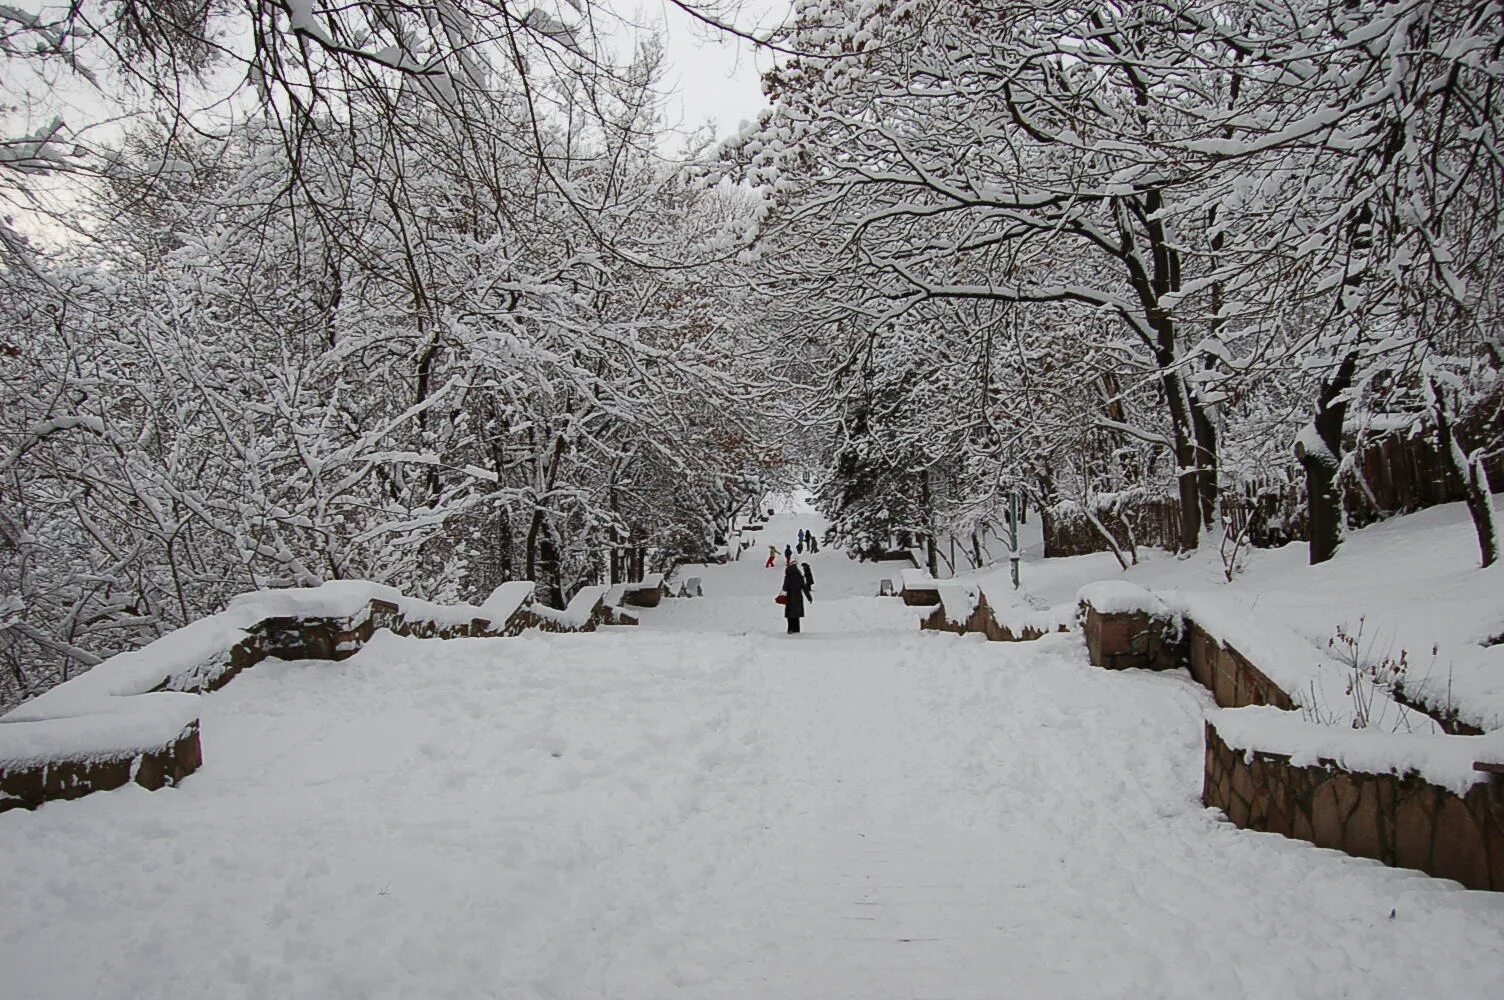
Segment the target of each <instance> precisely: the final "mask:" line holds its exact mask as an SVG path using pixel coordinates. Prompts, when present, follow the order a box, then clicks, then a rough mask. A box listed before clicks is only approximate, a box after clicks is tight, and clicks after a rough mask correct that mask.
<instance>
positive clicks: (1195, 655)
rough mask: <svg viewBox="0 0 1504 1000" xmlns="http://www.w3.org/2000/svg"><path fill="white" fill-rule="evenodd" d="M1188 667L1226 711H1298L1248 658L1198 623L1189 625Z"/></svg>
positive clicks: (1283, 691)
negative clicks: (1261, 707)
mask: <svg viewBox="0 0 1504 1000" xmlns="http://www.w3.org/2000/svg"><path fill="white" fill-rule="evenodd" d="M1186 631H1187V633H1188V643H1187V646H1188V653H1189V655H1188V656H1187V658H1186V659H1187V666H1189V667H1190V671H1191V676H1192V677H1194V678H1196V680H1198V681H1200V682H1201V683H1202V684H1203V685H1204V686H1205V687H1206V688H1207V689H1208V690H1209V691H1211V693H1212V697H1213V698H1214V699H1216V702H1217V704H1218V705H1220V706H1221V707H1223V708H1243V707H1244V706H1246V705H1273V706H1274V707H1276V708H1283V709H1285V710H1286V711H1290V710H1293V709H1294V708H1295V707H1296V704H1295V700H1294V699H1293V698H1291V697H1290V695H1289V694H1288V693H1286V692H1285V690H1284V689H1283V688H1281V687H1280V686H1279V685H1278V684H1276V683H1274V682H1273V681H1271V680H1270V679H1269V678H1268V677H1267V676H1265V674H1264V672H1263V671H1262V670H1260V669H1259V668H1258V667H1256V666H1254V665H1253V664H1252V663H1250V662H1249V661H1248V657H1246V656H1244V655H1243V654H1242V653H1240V652H1238V651H1237V650H1236V649H1234V648H1233V647H1232V646H1230V645H1228V644H1227V643H1225V642H1222V641H1220V640H1218V639H1217V638H1216V637H1215V636H1213V635H1211V634H1210V633H1208V632H1207V631H1206V630H1205V629H1203V628H1202V627H1201V626H1199V625H1197V624H1195V623H1194V622H1191V623H1188V627H1187V629H1186Z"/></svg>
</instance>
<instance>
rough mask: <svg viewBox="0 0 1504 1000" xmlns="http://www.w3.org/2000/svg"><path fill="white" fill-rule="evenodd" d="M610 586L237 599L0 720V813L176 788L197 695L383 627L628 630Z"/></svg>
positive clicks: (357, 589)
mask: <svg viewBox="0 0 1504 1000" xmlns="http://www.w3.org/2000/svg"><path fill="white" fill-rule="evenodd" d="M606 590H607V588H605V587H586V588H584V589H582V590H581V591H580V592H579V593H578V594H576V595H575V597H574V599H573V600H571V601H570V603H569V607H567V608H565V609H563V610H558V609H555V608H548V607H544V606H542V605H539V604H535V603H534V602H533V585H532V584H531V583H526V582H512V583H506V584H503V585H502V586H500V587H498V588H497V589H496V591H495V592H494V593H493V594H492V595H491V596H490V597H489V598H487V599H486V601H485V603H483V604H481V605H478V606H477V605H469V604H465V605H440V604H433V603H431V602H428V601H421V600H417V599H415V598H411V597H408V596H406V595H404V594H402V593H400V592H398V591H396V590H394V589H393V588H391V587H384V586H380V585H378V584H373V583H366V582H363V581H349V580H342V581H335V582H331V583H326V584H324V585H323V586H321V587H315V588H293V589H287V590H277V591H261V592H256V593H252V594H244V595H242V596H240V597H238V598H236V599H235V600H233V601H231V602H230V606H229V607H228V608H227V609H226V610H224V611H222V612H220V613H219V614H217V615H211V616H210V617H208V618H205V619H201V620H199V621H196V622H193V623H192V624H189V625H186V626H184V627H183V628H180V629H177V630H176V631H174V632H171V633H169V634H168V635H165V636H163V637H162V638H160V639H158V640H157V641H156V642H153V643H151V644H149V645H147V646H145V647H143V648H141V649H138V650H133V651H131V652H129V653H122V654H120V655H119V656H115V657H111V658H110V659H108V660H106V661H105V662H104V663H101V664H100V665H99V666H97V667H95V668H93V669H92V670H90V671H89V672H88V673H86V674H81V675H79V676H78V677H75V678H74V679H73V680H71V681H68V682H67V683H64V684H60V685H59V686H57V687H55V688H53V689H52V690H50V691H47V692H45V693H44V694H42V695H40V696H38V697H36V698H33V699H32V700H31V701H28V702H26V703H24V704H22V705H19V706H17V707H16V708H15V709H12V710H11V711H10V712H9V713H7V714H6V715H4V716H0V812H4V811H6V810H8V809H14V808H35V807H36V806H38V805H41V804H42V803H43V802H46V801H49V800H52V799H72V798H78V797H79V796H82V795H86V794H88V793H89V792H94V791H105V790H108V789H111V788H119V787H121V786H123V785H126V784H129V783H131V782H135V783H136V784H139V785H142V786H143V787H146V788H150V789H157V788H162V787H165V786H169V785H175V784H177V783H178V782H179V781H181V780H182V779H183V778H185V777H187V776H188V775H189V774H192V773H193V772H194V771H195V770H197V769H198V767H199V765H200V763H201V762H202V752H201V750H200V746H199V717H198V707H197V704H198V697H197V696H198V695H199V694H201V693H204V692H208V691H214V690H217V689H219V688H221V687H223V686H224V685H226V684H228V683H229V682H230V680H231V679H233V678H234V677H235V675H237V674H238V673H240V671H242V670H244V669H246V668H247V667H250V666H254V665H255V664H257V663H260V662H261V661H262V660H264V659H266V658H267V657H269V656H274V657H277V658H279V659H285V660H304V659H308V660H342V659H345V658H346V657H349V656H353V655H354V654H355V653H356V652H357V651H359V650H360V649H361V647H363V646H364V645H365V644H366V643H367V642H369V641H370V639H371V636H372V635H374V634H375V633H376V632H377V631H379V630H380V629H388V630H390V631H392V632H394V633H396V634H397V635H403V636H411V637H415V638H440V639H452V638H461V637H501V636H515V635H518V634H520V633H521V632H523V631H525V630H528V629H537V630H541V631H546V632H593V631H595V629H596V628H598V627H599V626H601V625H605V624H624V625H626V624H631V625H635V624H636V620H635V619H634V618H632V617H631V616H630V615H627V614H625V613H623V612H621V611H619V610H618V609H615V608H612V607H610V606H609V605H608V604H607V603H606V600H605V596H606Z"/></svg>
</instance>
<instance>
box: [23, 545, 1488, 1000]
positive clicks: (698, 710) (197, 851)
mask: <svg viewBox="0 0 1504 1000" xmlns="http://www.w3.org/2000/svg"><path fill="white" fill-rule="evenodd" d="M770 530H771V529H770ZM780 530H781V529H780ZM843 558H844V557H842V556H840V555H839V554H838V553H828V554H822V556H821V557H817V560H818V561H817V562H816V564H815V571H816V579H817V586H816V599H815V602H814V604H813V605H812V608H811V611H812V615H811V620H810V624H811V627H812V628H815V629H824V631H823V632H819V631H817V632H814V633H812V634H806V635H802V636H795V637H789V636H784V635H775V634H771V633H773V632H775V631H776V630H778V629H780V628H781V621H780V620H779V619H778V618H777V614H778V610H779V609H778V608H777V607H776V605H774V604H773V603H772V600H771V597H772V593H773V592H774V591H775V590H776V582H774V581H773V580H772V573H773V571H771V570H769V571H764V570H763V569H762V566H761V563H760V562H758V563H756V564H747V565H742V566H736V565H733V566H729V567H706V568H703V569H699V570H696V571H695V574H694V575H699V576H701V577H702V578H703V580H704V586H705V589H706V592H707V593H708V594H712V595H718V598H716V599H712V598H710V597H707V598H705V599H704V600H702V601H665V602H664V605H663V606H661V607H660V608H659V609H654V610H652V611H649V612H647V613H646V614H645V615H644V622H643V625H642V627H641V628H639V629H636V630H632V629H613V630H609V631H608V632H605V633H600V634H595V635H578V636H547V635H541V634H530V635H527V636H524V637H521V638H517V639H502V640H452V641H449V642H443V641H440V640H412V639H397V638H394V637H391V636H382V637H379V638H378V639H377V640H376V641H373V642H372V643H371V644H370V645H369V646H368V647H367V648H366V649H365V650H363V651H362V652H361V653H359V654H357V655H356V656H355V657H353V658H352V659H350V660H347V661H345V662H343V663H338V664H330V663H313V662H307V663H289V664H263V665H261V666H258V667H256V668H255V669H253V670H251V671H248V672H247V673H246V674H244V675H243V676H241V677H240V678H239V679H237V680H236V681H235V683H233V684H232V685H230V686H229V687H228V688H226V689H225V690H223V691H220V692H217V693H215V694H213V695H209V696H207V697H206V698H205V699H204V705H203V709H204V711H203V717H204V755H205V765H204V767H203V769H202V770H201V771H200V772H199V773H198V774H196V775H194V776H193V777H191V778H189V779H188V780H187V781H186V782H184V784H183V785H182V786H181V787H179V788H177V789H172V790H166V791H161V792H155V793H148V792H145V791H143V790H140V789H137V788H127V789H123V790H121V791H117V792H111V793H105V794H98V795H93V796H89V797H87V798H85V799H82V800H79V801H76V802H64V803H52V804H49V805H46V806H44V807H42V808H41V809H40V810H38V811H36V812H34V813H26V812H12V813H8V814H6V815H4V816H0V855H3V856H4V857H5V859H6V864H5V865H4V866H0V970H3V982H4V995H5V996H6V997H17V998H26V1000H73V998H80V997H90V998H99V1000H115V998H119V1000H127V998H129V1000H145V998H198V997H203V998H215V1000H239V998H253V997H255V998H261V997H266V998H275V1000H301V998H308V1000H315V998H317V1000H327V998H370V1000H377V998H381V1000H385V998H391V1000H397V998H422V1000H448V998H455V1000H459V998H464V1000H474V998H509V1000H511V998H522V1000H586V998H608V997H609V998H640V1000H661V998H666V997H686V998H697V1000H698V998H721V997H724V998H732V997H735V998H748V1000H754V998H756V1000H762V998H805V997H807V998H822V1000H825V998H839V997H851V998H862V1000H877V998H886V997H903V998H913V997H946V998H1005V997H1006V998H1011V997H1021V998H1022V997H1049V998H1055V997H1062V998H1096V997H1134V998H1138V997H1156V998H1157V997H1186V998H1197V1000H1200V998H1204V997H1207V996H1217V997H1269V998H1279V1000H1287V998H1292V997H1313V998H1315V997H1336V996H1343V995H1350V996H1362V997H1396V998H1399V997H1414V996H1445V997H1449V998H1480V1000H1481V998H1490V997H1497V996H1500V995H1504V957H1501V955H1504V951H1501V948H1500V945H1501V943H1504V894H1485V893H1472V892H1464V891H1461V890H1459V889H1458V887H1457V886H1456V885H1455V884H1453V883H1449V882H1444V881H1440V880H1436V879H1430V878H1426V877H1424V876H1420V875H1417V874H1416V873H1413V872H1405V871H1399V870H1394V869H1387V868H1384V867H1382V866H1380V865H1378V864H1376V863H1372V862H1368V861H1361V860H1356V859H1353V858H1349V857H1347V856H1345V855H1341V854H1337V853H1335V852H1330V851H1323V850H1317V849H1314V848H1312V847H1310V846H1309V845H1305V844H1301V843H1296V842H1293V841H1287V840H1284V839H1282V838H1279V837H1276V836H1272V835H1264V834H1254V833H1246V832H1240V831H1237V830H1235V829H1233V828H1232V827H1231V826H1229V825H1227V824H1226V823H1225V822H1222V821H1221V820H1220V819H1219V817H1218V815H1217V814H1214V813H1211V812H1209V811H1207V810H1204V809H1203V808H1202V807H1201V806H1200V804H1199V798H1198V796H1199V790H1200V781H1201V754H1202V748H1201V735H1200V733H1201V728H1200V719H1201V716H1202V713H1203V712H1204V711H1205V709H1206V708H1207V706H1208V704H1209V701H1208V699H1207V697H1206V695H1205V693H1204V692H1203V691H1202V690H1200V689H1199V688H1197V687H1196V686H1195V685H1194V684H1193V683H1191V682H1190V681H1189V680H1188V679H1186V678H1185V677H1183V676H1170V675H1152V674H1144V673H1138V672H1124V673H1112V672H1108V671H1101V670H1093V669H1091V668H1090V667H1088V666H1087V665H1086V664H1085V657H1084V654H1083V652H1082V650H1081V648H1080V639H1079V636H1074V635H1062V636H1050V637H1047V638H1045V639H1042V640H1040V641H1039V642H1035V643H1019V644H1012V643H992V644H989V643H985V642H981V641H973V640H971V639H963V638H958V637H955V636H950V635H938V634H920V633H919V632H918V631H917V630H916V629H914V628H913V626H912V624H910V625H908V626H904V627H903V628H902V630H901V631H899V630H898V629H899V622H900V617H899V613H898V612H892V617H891V620H889V619H886V618H884V616H885V615H887V614H889V612H886V611H884V610H882V608H883V605H884V604H887V605H897V604H898V602H897V601H893V600H891V599H890V600H889V601H887V602H877V601H876V599H874V598H870V597H866V596H864V595H865V594H867V593H870V592H875V587H874V588H868V584H869V583H871V582H872V581H873V580H875V579H876V578H877V576H876V574H878V573H880V572H881V570H880V569H878V568H875V567H870V566H866V567H864V566H860V565H857V564H851V563H846V564H843V563H841V562H839V560H840V559H843ZM822 566H823V569H822ZM764 573H766V575H764ZM836 609H844V610H836ZM862 609H865V610H862ZM822 615H828V617H827V618H823V619H822V617H821V616H822ZM868 616H870V619H869V617H868ZM910 620H912V614H910ZM864 621H867V622H868V624H865V625H864V624H863V622H864ZM872 622H877V623H878V624H884V622H886V625H885V627H884V628H875V627H873V625H872V624H871V623H872ZM848 627H849V628H848ZM858 629H860V630H858Z"/></svg>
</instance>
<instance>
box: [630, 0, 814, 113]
mask: <svg viewBox="0 0 1504 1000" xmlns="http://www.w3.org/2000/svg"><path fill="white" fill-rule="evenodd" d="M654 2H655V3H656V4H657V6H658V9H659V13H658V16H657V17H656V18H655V21H656V25H657V30H658V31H659V32H660V33H661V34H662V35H663V38H664V42H665V47H666V49H667V55H668V59H669V72H668V80H667V81H666V83H667V84H668V85H669V86H670V87H673V88H674V90H675V93H674V96H672V97H671V98H670V99H669V102H668V105H669V106H668V113H669V116H670V118H671V119H672V118H674V117H680V118H682V124H683V125H684V126H685V127H686V128H693V127H694V126H696V125H699V124H700V123H702V122H704V121H706V120H710V121H713V122H714V123H715V125H716V135H717V137H718V138H722V139H725V138H727V137H729V136H731V135H734V134H735V133H736V131H737V129H738V127H739V125H740V123H741V122H742V121H743V120H746V121H751V120H753V119H755V118H756V117H757V112H758V111H760V110H761V109H762V108H763V107H765V106H766V102H765V101H764V99H763V96H762V87H761V83H760V78H761V74H762V73H763V71H765V70H767V69H769V68H770V67H771V66H772V56H771V55H770V54H769V53H768V52H766V51H764V52H761V53H759V52H757V51H755V49H754V46H752V45H751V44H750V43H748V42H744V41H742V40H741V39H739V38H735V37H733V36H730V35H726V34H724V33H720V32H716V31H715V30H714V29H712V28H708V27H706V26H705V25H703V24H701V23H700V22H698V21H696V20H695V19H693V18H691V17H690V16H689V15H688V14H686V13H684V12H683V11H682V10H680V9H679V8H677V7H675V6H674V5H673V4H672V3H668V2H667V0H654ZM790 6H791V5H790V3H789V2H788V0H744V2H743V4H742V10H741V12H740V13H739V14H738V15H737V16H736V20H735V24H736V26H737V27H738V28H742V29H746V30H749V31H756V30H758V29H762V30H766V29H768V28H771V27H773V26H775V25H777V24H778V23H779V22H780V21H782V19H783V17H784V16H785V15H786V14H787V13H788V11H789V7H790Z"/></svg>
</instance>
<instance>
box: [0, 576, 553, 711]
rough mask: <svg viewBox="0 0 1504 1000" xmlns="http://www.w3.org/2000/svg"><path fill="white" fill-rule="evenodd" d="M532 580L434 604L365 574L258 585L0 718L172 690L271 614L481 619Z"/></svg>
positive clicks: (449, 621)
mask: <svg viewBox="0 0 1504 1000" xmlns="http://www.w3.org/2000/svg"><path fill="white" fill-rule="evenodd" d="M532 586H533V585H532V584H530V583H509V584H503V585H502V586H501V587H499V588H498V589H497V591H496V592H495V593H493V594H492V595H491V597H490V598H488V599H487V600H486V603H485V604H484V605H482V606H480V607H476V606H475V605H472V604H454V605H446V604H435V603H433V602H432V601H424V600H420V599H418V598H414V597H408V596H407V595H405V594H403V593H402V592H401V591H399V590H397V589H396V588H393V587H388V586H384V585H382V584H379V583H370V582H368V581H364V580H333V581H330V582H329V583H325V584H323V585H322V586H319V587H296V588H288V589H285V590H261V591H254V592H252V593H248V594H241V595H240V596H238V597H235V598H233V599H231V601H230V604H229V607H227V608H226V609H225V610H224V611H221V612H220V613H219V614H217V615H210V616H209V617H208V618H201V619H199V620H198V621H196V622H192V623H190V624H188V625H184V626H183V627H182V628H180V629H176V630H174V631H172V632H170V633H168V634H167V635H164V636H162V637H161V638H160V639H157V640H156V641H155V642H152V643H149V644H148V645H146V646H143V647H142V648H140V649H136V650H132V651H130V652H127V653H121V654H119V655H117V656H112V657H110V658H109V659H108V660H106V661H105V662H103V663H101V664H100V665H99V666H97V667H95V668H93V669H92V670H90V671H89V672H87V673H84V674H80V675H79V676H77V677H75V678H73V679H72V680H70V681H67V682H66V683H63V684H60V685H58V686H57V687H55V688H53V689H52V690H50V691H46V692H44V693H43V694H41V695H39V696H37V697H36V698H33V699H32V700H30V701H28V702H25V703H23V704H21V705H18V706H17V707H16V708H14V709H12V710H11V711H10V712H8V713H6V714H5V715H4V716H0V722H7V723H8V722H34V721H39V720H43V719H59V718H66V717H69V716H76V715H88V714H96V713H99V712H103V711H109V710H111V709H109V708H108V707H107V706H105V705H104V704H103V702H104V701H105V700H106V699H110V698H120V697H126V696H130V695H141V694H146V693H147V692H150V691H159V690H162V689H164V688H173V687H175V686H178V685H175V684H174V683H173V682H174V681H175V680H176V679H178V678H182V677H186V676H188V675H190V674H192V673H193V672H194V671H195V669H196V668H198V667H199V666H200V665H201V664H204V663H206V662H208V661H211V660H213V659H215V658H216V657H220V656H223V655H224V653H225V652H226V651H227V650H228V649H230V648H231V647H232V646H234V645H235V644H236V643H238V642H240V641H241V640H243V639H244V638H245V637H246V631H247V630H248V629H250V628H252V627H254V626H255V625H256V624H258V623H259V622H262V621H265V620H266V619H268V618H349V617H352V616H357V615H360V614H362V613H365V612H367V611H368V610H369V608H370V603H371V601H372V600H381V601H386V602H387V603H389V604H393V605H395V606H396V607H397V608H398V610H399V611H400V612H401V613H402V614H403V615H404V616H406V617H411V618H421V619H424V620H426V621H433V622H435V623H436V624H440V625H459V624H466V623H468V622H470V621H472V620H474V619H477V618H481V619H486V620H489V621H493V622H495V621H505V620H506V617H507V616H509V615H510V614H511V613H512V612H513V611H515V610H516V609H517V607H518V606H520V605H521V604H522V602H523V601H525V600H527V598H528V597H529V596H530V595H531V594H532Z"/></svg>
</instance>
